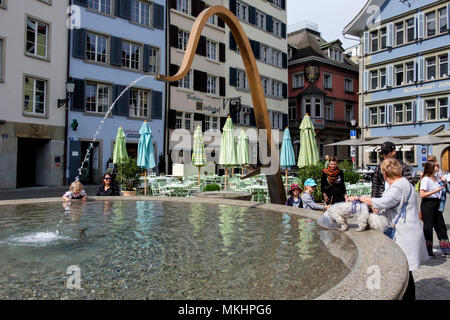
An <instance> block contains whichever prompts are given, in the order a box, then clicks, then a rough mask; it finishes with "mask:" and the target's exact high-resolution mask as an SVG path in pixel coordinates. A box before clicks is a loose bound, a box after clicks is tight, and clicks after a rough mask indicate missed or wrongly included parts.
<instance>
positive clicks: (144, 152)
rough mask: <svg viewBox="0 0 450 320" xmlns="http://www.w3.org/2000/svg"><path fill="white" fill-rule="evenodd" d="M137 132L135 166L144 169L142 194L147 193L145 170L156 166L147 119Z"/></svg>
mask: <svg viewBox="0 0 450 320" xmlns="http://www.w3.org/2000/svg"><path fill="white" fill-rule="evenodd" d="M139 134H140V135H141V136H140V138H139V144H138V153H137V166H138V167H141V168H144V169H145V190H144V195H147V170H151V169H153V168H155V167H156V163H155V150H154V148H153V141H152V130H151V129H150V127H149V126H148V123H147V120H145V121H144V123H143V124H142V126H141V129H140V130H139Z"/></svg>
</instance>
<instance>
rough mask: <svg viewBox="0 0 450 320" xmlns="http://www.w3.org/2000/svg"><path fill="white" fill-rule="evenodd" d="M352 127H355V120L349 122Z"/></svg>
mask: <svg viewBox="0 0 450 320" xmlns="http://www.w3.org/2000/svg"><path fill="white" fill-rule="evenodd" d="M350 123H351V125H352V127H356V119H352V120H350Z"/></svg>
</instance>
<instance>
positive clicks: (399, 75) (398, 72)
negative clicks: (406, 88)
mask: <svg viewBox="0 0 450 320" xmlns="http://www.w3.org/2000/svg"><path fill="white" fill-rule="evenodd" d="M402 84H403V65H402V64H399V65H396V66H395V85H396V86H401V85H402Z"/></svg>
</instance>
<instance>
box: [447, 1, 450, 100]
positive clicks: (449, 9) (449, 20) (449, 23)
mask: <svg viewBox="0 0 450 320" xmlns="http://www.w3.org/2000/svg"><path fill="white" fill-rule="evenodd" d="M447 30H450V3H447ZM449 109H450V108H449Z"/></svg>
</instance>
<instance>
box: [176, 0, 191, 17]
mask: <svg viewBox="0 0 450 320" xmlns="http://www.w3.org/2000/svg"><path fill="white" fill-rule="evenodd" d="M189 7H190V5H189V0H177V10H178V11H181V12H184V13H186V14H189Z"/></svg>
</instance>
